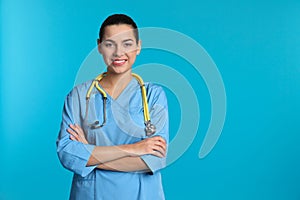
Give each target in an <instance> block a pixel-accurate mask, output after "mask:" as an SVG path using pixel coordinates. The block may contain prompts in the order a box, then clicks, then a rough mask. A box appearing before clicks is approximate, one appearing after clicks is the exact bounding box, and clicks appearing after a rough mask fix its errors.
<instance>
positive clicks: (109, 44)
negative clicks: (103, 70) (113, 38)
mask: <svg viewBox="0 0 300 200" xmlns="http://www.w3.org/2000/svg"><path fill="white" fill-rule="evenodd" d="M104 46H105V47H112V46H113V44H112V43H105V44H104Z"/></svg>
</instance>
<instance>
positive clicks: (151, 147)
mask: <svg viewBox="0 0 300 200" xmlns="http://www.w3.org/2000/svg"><path fill="white" fill-rule="evenodd" d="M128 147H129V149H128V151H129V153H130V155H131V156H142V155H145V154H152V155H154V156H157V157H160V158H163V157H165V156H166V151H167V144H166V141H165V140H164V139H163V138H162V137H160V136H154V137H150V138H146V139H143V140H141V141H139V142H137V143H134V144H130V145H128Z"/></svg>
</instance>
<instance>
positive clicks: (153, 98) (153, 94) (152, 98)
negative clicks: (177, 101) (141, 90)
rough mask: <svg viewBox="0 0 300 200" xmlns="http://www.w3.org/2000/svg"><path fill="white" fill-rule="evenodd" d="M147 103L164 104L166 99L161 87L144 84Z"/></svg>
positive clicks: (153, 84)
mask: <svg viewBox="0 0 300 200" xmlns="http://www.w3.org/2000/svg"><path fill="white" fill-rule="evenodd" d="M145 87H146V90H147V98H148V101H149V103H150V104H151V103H156V102H166V101H167V97H166V94H165V91H164V89H163V87H162V86H160V85H158V84H155V83H148V82H147V83H145Z"/></svg>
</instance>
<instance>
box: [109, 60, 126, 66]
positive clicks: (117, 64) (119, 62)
mask: <svg viewBox="0 0 300 200" xmlns="http://www.w3.org/2000/svg"><path fill="white" fill-rule="evenodd" d="M126 61H127V59H115V60H113V61H112V64H113V65H114V66H122V65H124V64H125V63H126Z"/></svg>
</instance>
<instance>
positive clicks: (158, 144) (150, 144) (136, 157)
mask: <svg viewBox="0 0 300 200" xmlns="http://www.w3.org/2000/svg"><path fill="white" fill-rule="evenodd" d="M69 127H70V128H69V129H67V131H68V132H69V133H70V139H71V140H73V141H78V142H82V143H84V144H88V141H87V140H86V138H85V135H84V132H83V130H82V128H81V127H80V126H79V125H78V124H75V125H73V124H70V125H69ZM166 148H167V147H166V142H165V140H164V139H163V138H162V137H160V136H154V137H151V138H146V139H144V140H141V141H139V142H137V143H134V144H125V145H118V146H96V147H95V148H94V150H93V151H92V154H91V156H90V158H89V160H88V162H87V166H94V165H97V168H98V169H102V170H112V171H125V172H130V171H145V172H147V171H150V169H149V168H148V166H147V165H146V163H145V162H144V161H143V160H142V159H141V158H140V156H142V155H145V154H152V155H154V156H158V157H161V158H162V157H165V156H166Z"/></svg>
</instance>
